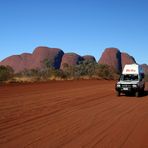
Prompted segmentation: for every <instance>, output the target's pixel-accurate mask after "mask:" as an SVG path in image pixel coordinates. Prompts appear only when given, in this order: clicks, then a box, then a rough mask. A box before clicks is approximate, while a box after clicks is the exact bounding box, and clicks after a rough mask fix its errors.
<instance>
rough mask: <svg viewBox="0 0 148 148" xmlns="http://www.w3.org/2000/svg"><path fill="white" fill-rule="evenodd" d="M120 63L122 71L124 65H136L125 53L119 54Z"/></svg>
mask: <svg viewBox="0 0 148 148" xmlns="http://www.w3.org/2000/svg"><path fill="white" fill-rule="evenodd" d="M121 63H122V69H123V68H124V66H125V64H134V63H136V61H135V59H134V58H133V57H132V56H130V55H129V54H127V53H123V52H122V53H121Z"/></svg>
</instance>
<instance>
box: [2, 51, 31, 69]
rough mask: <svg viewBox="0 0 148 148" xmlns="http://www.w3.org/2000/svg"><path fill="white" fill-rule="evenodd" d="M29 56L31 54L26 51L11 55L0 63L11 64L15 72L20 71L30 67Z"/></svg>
mask: <svg viewBox="0 0 148 148" xmlns="http://www.w3.org/2000/svg"><path fill="white" fill-rule="evenodd" d="M31 58H32V55H31V54H28V53H23V54H21V55H13V56H10V57H8V58H6V59H4V60H3V61H1V62H0V65H4V66H7V65H8V66H11V67H12V68H13V69H14V71H15V72H20V71H23V70H25V69H29V68H30V66H31V65H30V63H32V59H31Z"/></svg>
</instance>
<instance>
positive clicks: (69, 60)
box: [60, 53, 83, 69]
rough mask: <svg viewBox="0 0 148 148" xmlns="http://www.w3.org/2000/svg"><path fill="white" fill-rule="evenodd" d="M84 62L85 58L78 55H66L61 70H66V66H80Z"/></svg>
mask: <svg viewBox="0 0 148 148" xmlns="http://www.w3.org/2000/svg"><path fill="white" fill-rule="evenodd" d="M82 60H83V58H82V57H81V56H80V55H78V54H76V53H65V54H64V55H63V58H62V62H61V67H60V68H61V69H64V68H65V65H66V66H75V65H77V64H79V62H80V61H82Z"/></svg>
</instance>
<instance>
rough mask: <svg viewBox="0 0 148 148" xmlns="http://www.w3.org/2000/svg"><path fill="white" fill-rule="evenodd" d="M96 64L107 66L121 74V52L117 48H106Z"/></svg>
mask: <svg viewBox="0 0 148 148" xmlns="http://www.w3.org/2000/svg"><path fill="white" fill-rule="evenodd" d="M98 63H99V64H106V65H109V66H111V67H113V68H114V69H115V70H116V71H117V72H121V69H122V66H121V52H120V51H119V49H117V48H106V49H105V51H104V52H103V54H102V56H101V58H100V60H99V62H98Z"/></svg>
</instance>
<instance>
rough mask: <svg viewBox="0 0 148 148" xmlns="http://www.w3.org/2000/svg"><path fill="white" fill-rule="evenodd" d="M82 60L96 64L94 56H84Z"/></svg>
mask: <svg viewBox="0 0 148 148" xmlns="http://www.w3.org/2000/svg"><path fill="white" fill-rule="evenodd" d="M82 58H83V59H84V60H88V61H94V62H96V59H95V57H94V56H91V55H85V56H83V57H82Z"/></svg>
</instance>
